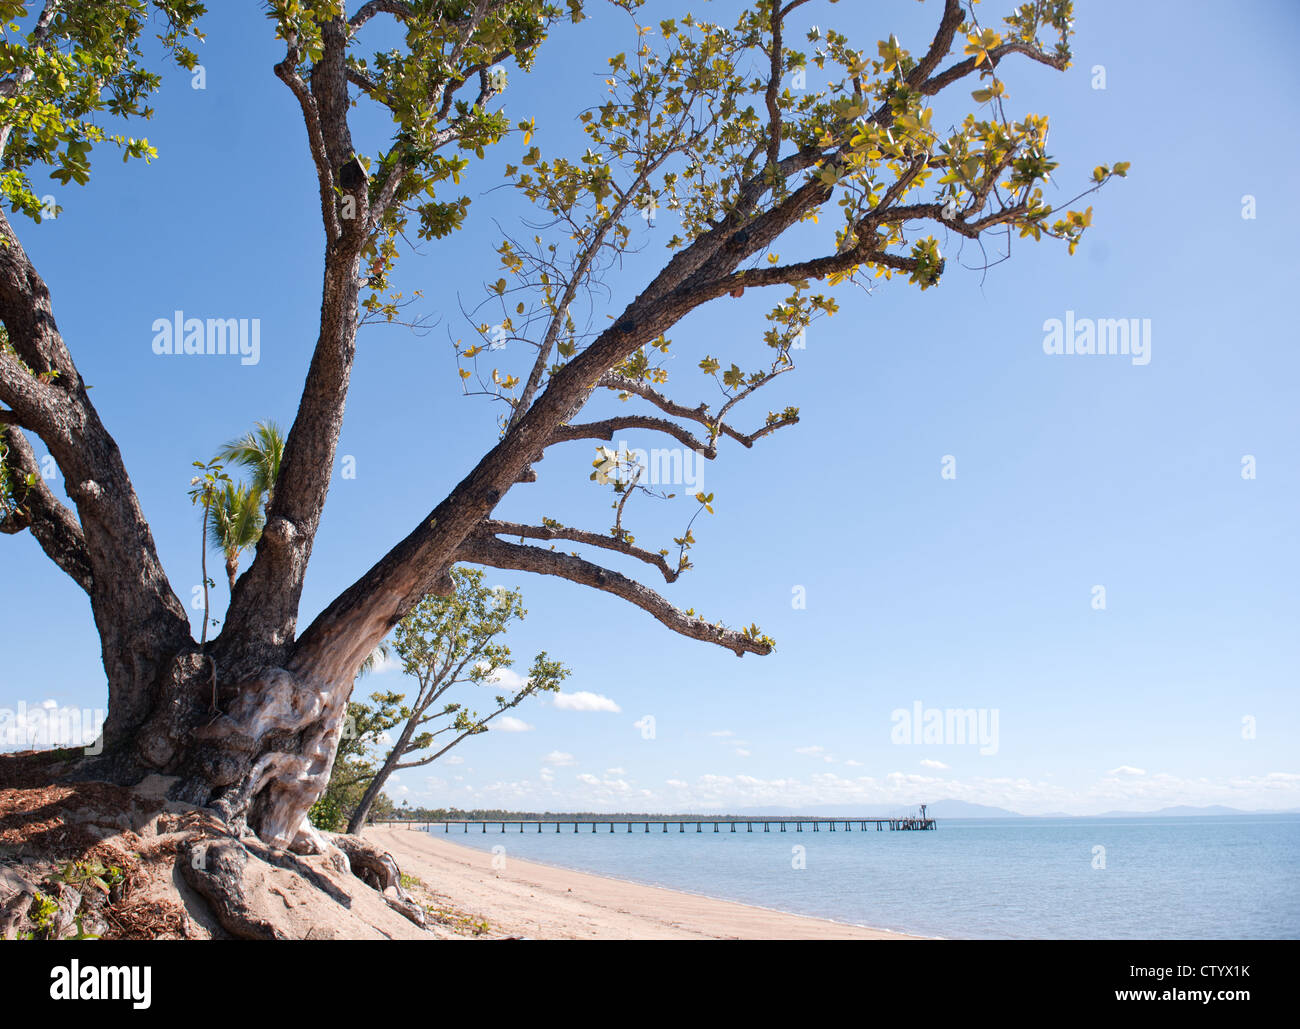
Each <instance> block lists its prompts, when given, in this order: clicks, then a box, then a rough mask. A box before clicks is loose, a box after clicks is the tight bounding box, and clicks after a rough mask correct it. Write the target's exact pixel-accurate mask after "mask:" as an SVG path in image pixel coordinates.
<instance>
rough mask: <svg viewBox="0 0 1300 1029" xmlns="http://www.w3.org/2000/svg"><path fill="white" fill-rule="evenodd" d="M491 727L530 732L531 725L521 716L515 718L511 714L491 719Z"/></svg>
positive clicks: (531, 729) (506, 730)
mask: <svg viewBox="0 0 1300 1029" xmlns="http://www.w3.org/2000/svg"><path fill="white" fill-rule="evenodd" d="M492 728H493V729H500V730H501V731H502V732H532V731H533V726H531V725H529V724H528V723H527V722H525V721H524V720H523V719H522V718H515V717H514V716H512V715H502V716H501V717H500V718H494V719H493V720H492Z"/></svg>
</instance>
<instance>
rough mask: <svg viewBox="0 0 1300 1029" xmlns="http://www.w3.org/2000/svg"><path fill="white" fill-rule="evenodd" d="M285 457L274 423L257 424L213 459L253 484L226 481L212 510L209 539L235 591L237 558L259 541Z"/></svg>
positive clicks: (280, 435)
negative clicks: (238, 471)
mask: <svg viewBox="0 0 1300 1029" xmlns="http://www.w3.org/2000/svg"><path fill="white" fill-rule="evenodd" d="M283 456H284V436H283V435H282V434H281V432H280V428H279V426H277V425H276V424H275V422H258V423H257V425H256V426H255V427H254V428H253V429H252V431H250V432H249V433H247V434H246V435H244V436H242V437H241V438H239V439H235V440H231V441H230V442H229V443H227V444H225V445H224V446H223V447H222V448H221V449H220V450H219V451H218V452H217V456H216V458H215V459H214V460H216V461H225V462H228V463H230V464H233V465H237V466H240V467H242V468H244V469H246V470H248V471H249V472H250V473H251V478H252V481H251V482H250V483H248V484H247V485H245V484H244V483H238V484H236V483H234V482H227V483H226V488H225V489H224V490H223V491H222V492H221V493H220V494H219V495H218V496H217V498H216V501H215V503H214V504H213V507H212V522H211V524H210V526H209V529H210V531H209V533H208V539H209V542H210V543H211V544H212V546H213V547H214V548H215V549H217V550H220V551H221V552H222V554H224V555H225V558H226V579H227V581H228V582H229V584H230V590H231V592H232V593H233V592H234V590H235V579H236V577H237V576H238V575H239V559H240V556H241V555H242V554H243V553H244V552H245V551H246V550H249V549H251V548H252V547H255V546H257V541H258V540H259V539H261V538H262V527H263V526H264V525H265V524H266V515H265V509H266V505H267V504H269V503H270V501H271V496H272V494H273V493H274V492H275V480H276V478H277V477H278V476H279V474H280V461H281V459H282V457H283Z"/></svg>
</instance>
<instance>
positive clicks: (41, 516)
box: [0, 428, 94, 593]
mask: <svg viewBox="0 0 1300 1029" xmlns="http://www.w3.org/2000/svg"><path fill="white" fill-rule="evenodd" d="M0 437H2V439H3V443H4V446H5V450H6V454H5V457H4V462H5V465H6V467H7V468H8V471H9V481H10V483H11V488H12V491H13V502H14V505H15V507H14V510H13V512H12V513H10V515H9V516H8V517H7V518H0V533H5V534H7V535H12V534H14V533H19V532H22V531H23V530H24V529H31V531H32V535H33V536H35V537H36V542H37V543H39V544H40V545H41V549H42V550H44V551H45V554H46V556H47V557H49V559H50V560H51V561H53V562H54V563H55V564H56V565H58V566H59V567H60V568H62V569H63V570H64V571H65V572H67V573H68V575H70V576H71V577H72V580H73V581H74V582H75V583H76V584H77V585H78V586H80V587H81V588H82V589H83V590H85V591H86V592H87V593H92V592H93V589H94V577H93V575H92V574H91V570H90V555H89V554H88V553H87V552H86V537H85V536H84V535H82V532H81V526H80V525H78V524H77V519H76V517H75V516H74V515H73V513H72V512H71V511H69V510H68V509H67V508H66V507H64V506H63V505H62V504H61V503H59V501H58V498H57V497H55V496H54V494H53V493H52V492H50V488H49V487H48V486H47V485H46V484H45V480H44V479H43V478H42V477H41V469H40V465H39V464H37V461H36V454H35V453H34V452H33V450H32V445H31V444H30V443H29V442H28V441H27V437H26V436H25V435H24V434H23V433H22V432H21V431H19V430H18V429H15V428H10V429H5V428H0ZM29 481H30V485H29Z"/></svg>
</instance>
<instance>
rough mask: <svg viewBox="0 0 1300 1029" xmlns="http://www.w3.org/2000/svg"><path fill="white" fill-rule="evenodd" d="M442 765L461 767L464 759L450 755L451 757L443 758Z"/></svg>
mask: <svg viewBox="0 0 1300 1029" xmlns="http://www.w3.org/2000/svg"><path fill="white" fill-rule="evenodd" d="M442 763H443V764H445V765H463V764H464V763H465V759H464V758H463V757H457V756H456V755H455V754H452V756H451V757H445V758H443V759H442Z"/></svg>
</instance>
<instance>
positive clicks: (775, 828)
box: [374, 815, 939, 833]
mask: <svg viewBox="0 0 1300 1029" xmlns="http://www.w3.org/2000/svg"><path fill="white" fill-rule="evenodd" d="M374 824H375V825H383V826H389V827H400V826H406V827H407V828H408V829H416V828H418V829H422V830H424V831H426V832H432V831H436V830H435V827H436V826H442V831H443V832H444V833H450V832H451V831H452V829H453V828H455V829H457V830H458V831H460V832H461V833H468V832H469V831H470V827H471V826H474V827H476V828H477V829H478V831H479V832H480V833H486V832H487V831H488V827H489V826H492V831H493V832H497V831H500V832H503V833H504V832H507V831H515V830H516V829H517V831H518V832H521V833H522V832H534V831H535V832H539V833H540V832H543V831H544V830H546V829H548V828H551V827H554V830H555V832H557V833H558V832H566V831H570V832H575V833H577V832H591V833H601V832H606V833H613V832H619V831H623V832H629V833H630V832H633V831H636V830H640V831H642V832H650V831H652V827H653V829H654V830H657V831H659V832H669V831H670V828H669V827H670V826H675V827H676V828H677V831H678V832H679V833H684V832H688V831H693V832H697V833H698V832H708V831H710V830H708V829H706V828H705V826H711V827H712V831H713V832H715V833H716V832H722V831H723V826H726V827H727V831H728V832H741V831H743V832H853V831H854V830H855V829H856V830H857V831H858V832H872V831H874V832H885V831H889V832H911V831H916V830H927V829H937V828H939V823H938V822H937V821H936V820H935V819H933V818H929V817H925V816H921V817H917V816H911V817H903V818H874V817H855V818H798V817H794V816H791V815H764V816H752V817H751V816H746V817H744V818H734V817H729V816H728V817H716V818H714V817H709V816H706V815H701V816H698V817H688V816H685V815H664V816H662V817H657V818H656V817H649V818H636V819H623V818H600V819H582V818H571V817H565V816H563V815H557V816H556V817H554V818H549V817H546V816H541V817H540V818H524V819H520V818H506V819H500V818H491V819H479V818H474V819H434V820H433V821H428V820H424V819H376V820H375V822H374ZM687 826H692V827H693V828H692V829H688V828H687ZM507 827H508V828H507ZM606 827H607V828H606ZM738 827H743V829H742V828H738Z"/></svg>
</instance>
